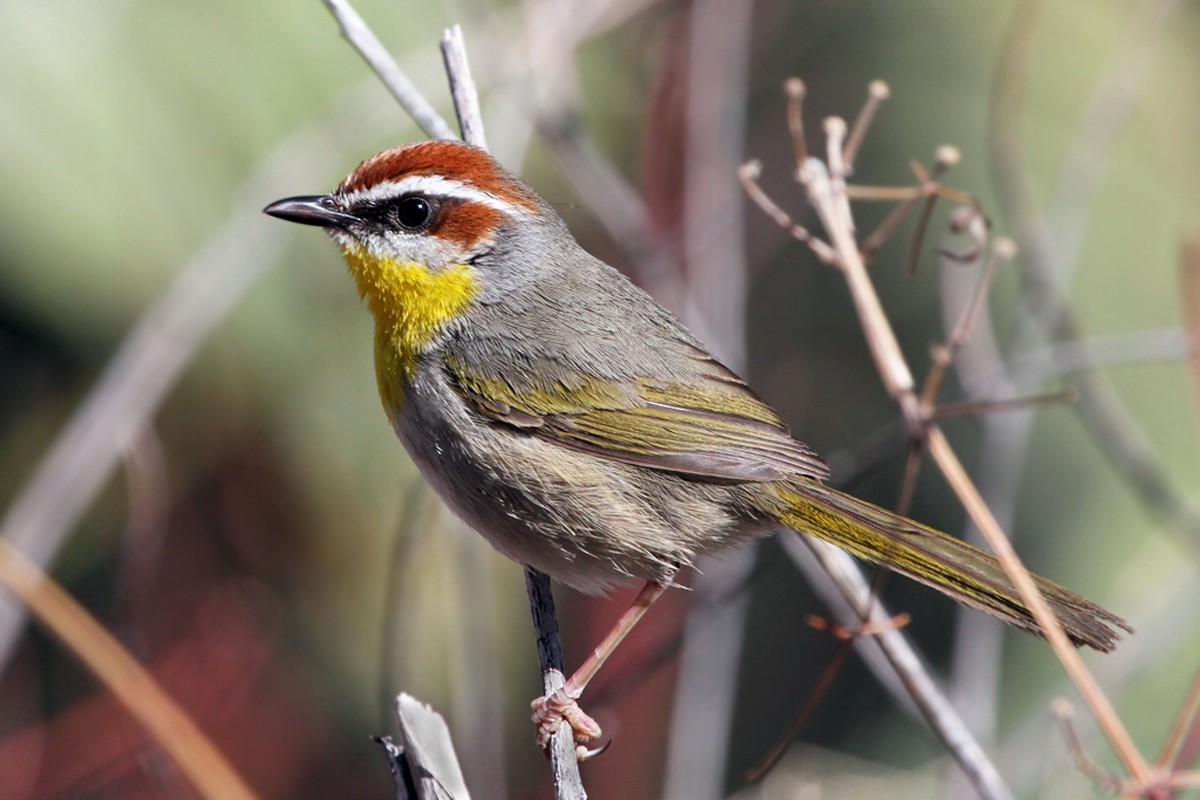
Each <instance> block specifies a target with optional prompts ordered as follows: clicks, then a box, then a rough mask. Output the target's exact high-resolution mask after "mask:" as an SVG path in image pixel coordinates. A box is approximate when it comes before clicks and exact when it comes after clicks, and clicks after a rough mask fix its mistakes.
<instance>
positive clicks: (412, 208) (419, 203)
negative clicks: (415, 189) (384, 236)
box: [396, 196, 433, 229]
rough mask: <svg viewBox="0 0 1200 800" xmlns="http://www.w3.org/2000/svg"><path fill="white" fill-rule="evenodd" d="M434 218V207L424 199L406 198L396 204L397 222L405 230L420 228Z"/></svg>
mask: <svg viewBox="0 0 1200 800" xmlns="http://www.w3.org/2000/svg"><path fill="white" fill-rule="evenodd" d="M432 216H433V206H431V205H430V204H429V201H428V200H426V199H425V198H424V197H416V196H414V197H405V198H402V199H401V200H400V202H399V203H397V204H396V221H397V222H399V223H400V224H401V225H403V226H404V227H405V228H412V229H416V228H420V227H421V226H422V225H424V224H425V223H427V222H429V219H430V217H432Z"/></svg>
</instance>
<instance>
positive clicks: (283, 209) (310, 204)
mask: <svg viewBox="0 0 1200 800" xmlns="http://www.w3.org/2000/svg"><path fill="white" fill-rule="evenodd" d="M263 213H264V214H270V215H271V216H272V217H279V218H280V219H286V220H287V221H288V222H299V223H300V224H301V225H318V226H320V227H322V228H345V227H348V226H349V225H352V224H354V223H355V222H358V221H359V220H358V217H354V216H351V215H350V214H345V213H343V212H341V211H338V209H337V206H336V204H335V203H334V200H333V198H332V197H330V196H329V195H311V196H307V197H288V198H285V199H283V200H276V201H275V202H274V203H271V205H269V206H267V207H266V208H264V209H263Z"/></svg>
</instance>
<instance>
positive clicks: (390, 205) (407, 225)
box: [351, 194, 446, 231]
mask: <svg viewBox="0 0 1200 800" xmlns="http://www.w3.org/2000/svg"><path fill="white" fill-rule="evenodd" d="M445 206H446V202H445V201H444V199H443V198H440V197H435V196H432V195H425V194H405V195H401V196H399V197H390V198H387V199H383V200H369V201H366V202H361V203H356V204H355V205H354V207H353V208H352V209H351V212H352V213H353V214H354V215H355V216H356V217H358V218H359V219H361V220H363V221H364V222H367V223H370V224H371V225H373V226H375V227H380V228H393V229H395V228H398V229H400V230H402V231H424V230H428V229H429V228H430V227H432V226H433V225H434V224H435V223H436V222H437V220H438V217H439V216H440V213H441V211H443V210H444V208H445Z"/></svg>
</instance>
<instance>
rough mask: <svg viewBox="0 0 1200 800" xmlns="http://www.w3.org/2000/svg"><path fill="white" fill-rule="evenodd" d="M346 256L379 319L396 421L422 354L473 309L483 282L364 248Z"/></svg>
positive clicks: (465, 271) (385, 391)
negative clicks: (381, 256) (388, 256)
mask: <svg viewBox="0 0 1200 800" xmlns="http://www.w3.org/2000/svg"><path fill="white" fill-rule="evenodd" d="M344 255H345V257H346V266H347V267H348V268H349V269H350V274H351V275H352V276H353V277H354V282H355V284H357V286H358V293H359V294H360V295H362V296H363V298H365V299H366V301H367V308H368V309H370V311H371V316H373V317H374V318H375V379H376V381H377V382H378V384H379V399H380V400H382V401H383V407H384V410H386V411H387V412H388V416H389V417H390V416H392V415H394V414H396V413H397V412H399V411H400V409H401V408H403V406H404V391H405V387H406V386H407V385H408V382H409V381H410V380H411V379H412V376H413V372H414V371H415V369H416V367H417V359H418V357H419V356H420V355H421V352H422V350H423V349H424V347H425V346H426V345H428V344H429V343H430V342H432V341H433V339H434V337H435V336H436V335H437V334H438V332H439V331H440V330H441V329H442V328H443V327H444V326H445V325H446V323H447V322H450V321H451V320H453V319H455V318H456V317H458V316H459V315H460V314H462V313H463V312H464V311H466V310H467V308H468V307H469V306H470V305H471V301H472V300H473V299H474V298H475V295H476V294H477V293H478V291H479V285H478V281H477V280H476V277H475V271H474V270H473V269H472V268H471V267H469V266H467V265H466V264H457V265H455V266H452V267H449V268H448V269H444V270H440V271H435V270H432V269H430V268H429V267H427V266H425V265H424V264H418V263H416V262H414V261H397V260H395V259H392V258H378V257H376V256H373V255H371V254H370V253H369V252H367V251H366V250H365V249H364V248H362V247H358V246H350V247H346V248H344Z"/></svg>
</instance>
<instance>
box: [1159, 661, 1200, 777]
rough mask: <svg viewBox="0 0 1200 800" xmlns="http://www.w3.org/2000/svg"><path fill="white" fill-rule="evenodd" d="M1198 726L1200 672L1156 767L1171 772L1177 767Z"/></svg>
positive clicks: (1172, 724)
mask: <svg viewBox="0 0 1200 800" xmlns="http://www.w3.org/2000/svg"><path fill="white" fill-rule="evenodd" d="M1198 724H1200V670H1197V671H1196V674H1195V676H1194V677H1193V678H1192V683H1191V685H1190V686H1188V691H1187V695H1185V696H1184V699H1183V702H1182V703H1180V705H1179V711H1178V712H1177V713H1176V715H1175V720H1174V721H1173V722H1172V723H1171V729H1170V731H1168V732H1167V737H1166V739H1165V740H1163V746H1162V751H1161V752H1160V753H1159V754H1158V758H1156V759H1155V760H1154V766H1156V767H1158V768H1159V769H1163V770H1169V769H1171V768H1172V767H1174V766H1176V764H1175V760H1176V759H1177V758H1178V756H1179V754H1180V752H1181V751H1182V750H1183V745H1184V742H1186V741H1187V738H1188V734H1189V733H1195V732H1196V726H1197V725H1198Z"/></svg>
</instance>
